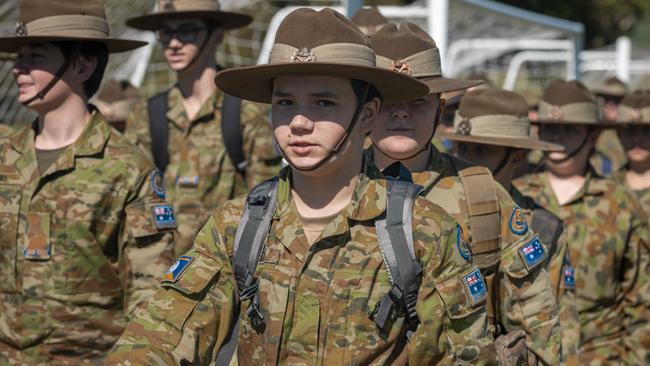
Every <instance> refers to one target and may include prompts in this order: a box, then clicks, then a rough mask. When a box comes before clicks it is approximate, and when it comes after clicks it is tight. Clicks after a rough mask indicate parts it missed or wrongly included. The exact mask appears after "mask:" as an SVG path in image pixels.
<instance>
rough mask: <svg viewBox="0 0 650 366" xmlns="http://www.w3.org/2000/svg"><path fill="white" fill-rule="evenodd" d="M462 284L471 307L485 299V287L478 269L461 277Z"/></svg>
mask: <svg viewBox="0 0 650 366" xmlns="http://www.w3.org/2000/svg"><path fill="white" fill-rule="evenodd" d="M463 284H464V285H465V288H467V291H468V292H469V295H470V298H471V299H472V305H476V304H478V303H479V302H481V301H483V299H485V298H486V297H487V287H486V286H485V281H483V275H482V274H481V270H479V269H478V268H477V269H475V270H473V271H472V272H470V273H469V274H467V275H465V276H463Z"/></svg>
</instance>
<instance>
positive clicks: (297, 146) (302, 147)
mask: <svg viewBox="0 0 650 366" xmlns="http://www.w3.org/2000/svg"><path fill="white" fill-rule="evenodd" d="M314 147H316V145H315V144H312V143H309V142H306V141H295V142H291V143H289V149H290V150H291V151H292V152H293V153H295V154H296V155H298V156H307V155H309V153H310V152H311V151H312V150H313V148H314Z"/></svg>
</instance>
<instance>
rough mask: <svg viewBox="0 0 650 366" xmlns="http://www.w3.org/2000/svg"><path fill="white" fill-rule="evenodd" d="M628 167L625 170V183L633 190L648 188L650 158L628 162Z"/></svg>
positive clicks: (649, 182)
mask: <svg viewBox="0 0 650 366" xmlns="http://www.w3.org/2000/svg"><path fill="white" fill-rule="evenodd" d="M628 165H629V169H628V170H627V172H625V180H626V182H627V185H628V186H629V187H630V188H632V189H633V190H635V191H642V190H646V189H648V188H650V159H648V160H646V161H643V162H633V161H630V162H629V163H628Z"/></svg>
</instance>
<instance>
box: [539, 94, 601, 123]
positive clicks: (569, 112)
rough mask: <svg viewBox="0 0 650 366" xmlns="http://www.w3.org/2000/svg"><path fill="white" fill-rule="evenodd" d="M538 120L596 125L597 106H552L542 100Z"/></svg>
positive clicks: (582, 104) (584, 103)
mask: <svg viewBox="0 0 650 366" xmlns="http://www.w3.org/2000/svg"><path fill="white" fill-rule="evenodd" d="M538 113H539V119H540V120H542V121H543V120H550V121H568V122H580V123H598V122H599V120H600V118H599V113H598V105H597V104H596V103H591V102H580V103H569V104H565V105H561V106H560V105H553V104H550V103H547V102H545V101H543V100H541V101H540V102H539V112H538Z"/></svg>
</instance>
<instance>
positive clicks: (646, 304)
mask: <svg viewBox="0 0 650 366" xmlns="http://www.w3.org/2000/svg"><path fill="white" fill-rule="evenodd" d="M635 206H636V205H635ZM635 208H636V210H635V214H634V215H633V216H632V218H631V220H630V229H631V231H630V233H629V237H628V238H629V239H628V241H627V245H626V253H625V258H624V263H623V264H622V268H623V270H624V272H623V283H622V290H623V292H624V293H625V297H624V299H623V303H624V315H625V318H624V321H625V329H626V334H625V338H624V341H625V345H626V348H627V350H628V352H627V354H628V358H629V362H628V364H630V365H649V364H650V237H649V235H650V234H649V230H648V226H647V220H646V219H645V216H644V214H643V213H642V211H641V209H640V208H639V207H638V206H636V207H635Z"/></svg>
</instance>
